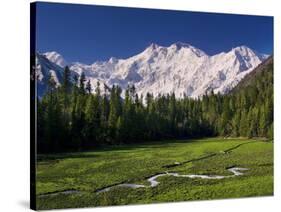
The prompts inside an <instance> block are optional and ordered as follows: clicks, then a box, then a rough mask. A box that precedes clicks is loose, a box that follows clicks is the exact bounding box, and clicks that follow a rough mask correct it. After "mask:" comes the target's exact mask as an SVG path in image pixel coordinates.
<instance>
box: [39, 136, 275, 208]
mask: <svg viewBox="0 0 281 212" xmlns="http://www.w3.org/2000/svg"><path fill="white" fill-rule="evenodd" d="M176 163H180V164H178V165H175V166H173V165H172V164H176ZM229 167H243V168H248V170H246V171H243V173H244V175H241V176H235V177H230V178H224V179H199V178H194V179H191V178H181V177H173V176H163V177H159V178H158V179H157V181H159V182H160V184H159V185H158V186H156V187H145V188H137V189H132V188H123V187H117V188H114V189H112V190H110V191H108V192H103V193H97V191H98V190H100V189H102V188H105V187H107V186H111V185H115V184H118V183H137V184H144V185H149V182H147V180H146V179H147V178H148V177H150V176H152V175H154V174H157V173H164V172H165V171H169V172H177V173H179V174H202V175H224V176H227V175H232V173H230V172H229V171H228V170H227V168H229ZM36 168H37V170H36V180H37V182H36V193H37V195H36V200H37V209H40V210H42V209H53V208H76V207H90V206H109V205H128V204H144V203H160V202H175V201H187V200H207V199H221V198H238V197H252V196H268V195H273V142H272V141H261V140H252V139H251V140H249V139H223V138H210V139H198V140H180V141H162V142H155V143H149V144H135V145H123V146H112V147H106V148H103V149H97V150H95V151H91V152H81V153H68V154H55V155H39V156H38V163H37V166H36ZM72 191H74V192H72Z"/></svg>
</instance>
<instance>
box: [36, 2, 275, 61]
mask: <svg viewBox="0 0 281 212" xmlns="http://www.w3.org/2000/svg"><path fill="white" fill-rule="evenodd" d="M36 33H37V41H36V42H37V50H38V51H39V52H46V51H57V52H59V53H60V54H62V55H63V56H64V58H65V59H66V60H67V61H69V62H75V61H79V62H83V63H88V64H89V63H93V62H95V61H97V60H107V59H109V58H110V57H111V56H114V57H117V58H127V57H129V56H132V55H134V54H137V53H139V52H141V51H143V50H144V49H145V48H146V47H147V46H148V45H149V44H150V43H157V44H159V45H163V46H168V45H171V44H172V43H175V42H178V41H180V42H185V43H189V44H191V45H193V46H195V47H198V48H200V49H202V50H203V51H205V52H206V53H208V54H210V55H213V54H216V53H218V52H221V51H228V50H230V49H231V48H232V47H236V46H239V45H246V46H249V47H250V48H252V49H254V50H257V51H258V52H261V53H267V54H272V52H273V18H272V17H264V16H245V15H226V14H216V13H198V12H186V11H168V10H150V9H134V8H121V7H102V6H93V5H78V4H57V3H42V2H40V3H37V32H36Z"/></svg>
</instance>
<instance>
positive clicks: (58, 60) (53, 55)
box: [43, 51, 67, 68]
mask: <svg viewBox="0 0 281 212" xmlns="http://www.w3.org/2000/svg"><path fill="white" fill-rule="evenodd" d="M43 55H44V56H45V57H46V58H47V59H48V60H50V61H51V62H53V63H55V64H57V65H58V66H60V67H62V68H64V67H65V66H66V65H67V62H66V61H65V59H64V58H63V57H62V55H61V54H59V53H58V52H56V51H51V52H45V53H44V54H43Z"/></svg>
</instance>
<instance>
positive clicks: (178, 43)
mask: <svg viewBox="0 0 281 212" xmlns="http://www.w3.org/2000/svg"><path fill="white" fill-rule="evenodd" d="M171 47H176V48H178V49H180V48H182V47H184V48H189V47H192V46H191V45H190V44H188V43H184V42H179V41H178V42H175V43H173V44H172V45H171Z"/></svg>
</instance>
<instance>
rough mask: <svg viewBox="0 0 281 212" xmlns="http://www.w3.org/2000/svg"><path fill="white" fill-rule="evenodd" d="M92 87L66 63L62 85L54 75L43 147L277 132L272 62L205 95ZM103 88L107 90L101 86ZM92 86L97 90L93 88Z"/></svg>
mask: <svg viewBox="0 0 281 212" xmlns="http://www.w3.org/2000/svg"><path fill="white" fill-rule="evenodd" d="M101 87H102V86H101V85H100V83H99V82H97V85H96V86H95V87H94V88H93V87H92V85H91V83H90V81H86V78H85V75H84V74H83V73H82V74H81V76H80V77H79V78H78V77H77V76H74V77H72V76H71V72H70V70H69V68H68V67H67V66H66V67H65V69H64V74H63V81H62V83H61V85H57V84H56V82H55V80H54V79H53V77H52V76H50V77H49V80H48V88H47V91H46V93H45V95H44V96H43V97H42V98H41V99H39V98H38V100H37V133H38V134H37V145H38V146H37V147H38V152H39V153H41V152H42V153H52V152H62V151H81V150H87V149H90V148H95V147H98V146H103V145H112V144H125V143H138V142H145V141H153V140H160V139H180V138H196V137H206V136H224V137H225V136H235V137H239V136H243V137H267V138H272V137H273V67H272V66H270V67H268V70H265V71H263V72H261V73H260V74H259V76H257V77H255V78H254V79H253V80H252V82H251V83H250V84H249V85H248V86H247V87H245V88H243V89H239V90H238V91H235V92H233V93H229V94H227V95H221V94H214V93H213V92H210V93H208V94H206V95H203V96H202V97H201V98H197V99H193V98H189V97H187V96H184V97H183V98H181V99H176V97H175V94H174V93H172V94H167V95H157V96H153V94H151V93H147V94H146V95H145V96H142V95H141V96H139V95H138V94H137V92H136V89H135V87H134V86H133V85H132V86H128V88H127V89H126V90H125V97H123V98H122V97H121V94H122V89H121V88H120V87H118V86H115V85H114V86H112V87H111V88H109V87H107V86H106V85H105V84H104V85H103V88H101ZM102 89H103V92H101V90H102ZM93 91H94V92H93Z"/></svg>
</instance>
